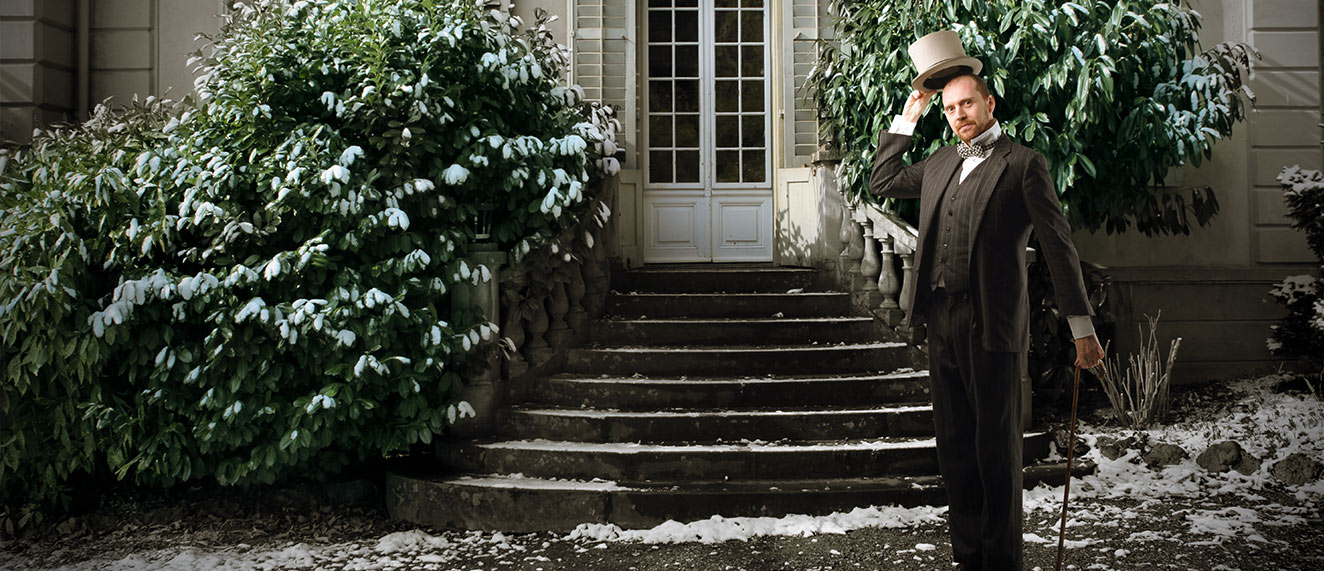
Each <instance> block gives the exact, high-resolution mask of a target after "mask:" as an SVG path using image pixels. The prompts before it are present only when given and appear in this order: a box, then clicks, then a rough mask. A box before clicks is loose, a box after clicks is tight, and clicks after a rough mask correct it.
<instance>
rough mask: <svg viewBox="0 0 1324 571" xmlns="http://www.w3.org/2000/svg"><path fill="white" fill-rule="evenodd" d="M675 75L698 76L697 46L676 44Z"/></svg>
mask: <svg viewBox="0 0 1324 571" xmlns="http://www.w3.org/2000/svg"><path fill="white" fill-rule="evenodd" d="M649 63H650V65H651V63H652V62H649ZM676 77H699V46H676Z"/></svg>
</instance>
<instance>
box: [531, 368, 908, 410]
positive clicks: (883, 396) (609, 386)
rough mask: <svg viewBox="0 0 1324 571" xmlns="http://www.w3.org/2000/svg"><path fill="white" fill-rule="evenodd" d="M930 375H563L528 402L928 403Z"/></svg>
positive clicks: (657, 406)
mask: <svg viewBox="0 0 1324 571" xmlns="http://www.w3.org/2000/svg"><path fill="white" fill-rule="evenodd" d="M928 387H929V374H928V371H912V370H909V369H902V370H900V371H895V372H891V373H887V374H878V375H814V376H785V375H777V376H767V377H763V378H750V377H743V378H692V379H691V378H684V377H645V378H632V377H624V376H601V377H589V376H584V375H572V374H562V375H557V376H555V377H551V378H547V379H539V380H537V381H534V382H533V383H532V385H531V387H530V389H529V398H530V399H532V400H534V401H536V402H539V403H545V404H550V405H553V406H563V407H578V406H583V405H584V404H586V403H591V404H592V405H593V406H594V407H597V408H605V409H617V410H644V411H646V410H666V409H676V408H682V407H683V408H688V409H691V410H713V409H723V408H752V407H776V406H825V405H852V404H853V405H865V404H886V403H893V404H897V403H913V402H927V401H928V400H929V396H928V392H929V388H928Z"/></svg>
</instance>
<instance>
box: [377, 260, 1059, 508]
mask: <svg viewBox="0 0 1324 571" xmlns="http://www.w3.org/2000/svg"><path fill="white" fill-rule="evenodd" d="M612 289H613V291H612V293H611V294H610V295H609V296H608V299H607V307H606V311H605V314H604V315H605V316H604V317H603V318H602V319H599V320H597V321H596V322H594V323H593V324H592V326H591V327H590V330H591V339H590V341H589V343H588V344H587V345H586V346H584V347H581V348H576V349H572V350H570V351H569V353H568V354H567V355H566V359H565V367H564V370H563V372H561V373H560V374H556V375H554V376H550V377H543V378H536V379H533V380H531V381H528V382H527V383H526V385H525V386H522V387H516V390H514V391H513V392H512V395H511V396H510V398H509V400H508V402H510V403H511V404H510V405H509V406H507V407H506V408H505V409H504V413H503V415H502V417H501V418H500V419H499V421H498V426H499V428H498V430H497V434H496V435H495V436H491V437H486V438H482V439H470V440H460V439H446V440H444V441H442V442H440V443H438V445H437V446H436V462H437V463H438V464H439V465H423V466H415V467H412V468H409V467H405V468H401V469H398V470H395V471H394V472H393V473H392V474H391V475H390V477H389V481H388V504H389V506H390V509H391V512H392V514H393V515H395V516H396V517H399V518H402V519H405V520H409V521H413V522H416V523H420V524H426V525H433V526H438V527H446V528H462V529H500V530H506V531H543V530H567V529H571V528H573V527H575V526H576V525H577V524H580V523H607V522H610V523H614V524H616V525H619V526H622V527H626V528H638V527H649V526H653V525H657V524H659V523H662V522H664V521H666V520H668V519H674V520H678V521H691V520H696V519H705V518H708V517H711V516H713V515H715V514H720V515H723V516H728V517H734V516H765V515H770V516H779V515H785V514H789V513H807V514H825V513H831V512H833V511H849V510H850V509H852V508H854V507H856V506H868V505H883V504H902V505H915V504H921V503H938V504H940V503H942V502H944V501H945V499H944V495H943V492H942V488H941V482H940V479H939V478H938V476H937V473H938V468H937V459H936V456H935V454H934V448H933V438H932V412H931V410H930V407H929V405H928V395H927V392H928V389H927V385H928V378H927V373H926V372H925V371H923V370H916V369H923V368H924V365H923V364H922V363H923V358H922V355H921V354H920V352H919V351H917V350H915V349H914V348H910V347H907V346H906V344H904V343H902V342H899V341H895V340H889V339H890V338H892V337H894V336H892V335H891V334H890V332H889V331H886V329H885V328H881V327H879V326H877V325H875V321H874V319H873V318H872V317H867V316H866V317H861V316H858V315H857V314H856V312H855V311H854V310H853V307H852V301H851V295H850V294H848V293H840V292H833V291H829V290H828V288H826V287H825V282H824V280H823V277H822V276H820V274H819V273H818V272H816V271H814V270H809V269H797V268H774V267H771V266H766V265H763V266H755V265H730V266H728V265H721V266H716V265H703V266H681V267H676V266H664V267H648V268H644V269H641V270H634V271H629V272H618V273H617V274H616V276H615V279H614V282H613V288H612ZM1048 447H1049V446H1048V438H1047V437H1046V436H1045V435H1043V434H1039V433H1030V434H1028V435H1027V437H1026V440H1025V455H1026V459H1027V461H1030V460H1032V459H1040V458H1043V457H1044V456H1046V455H1047V452H1048ZM1053 473H1055V472H1054V467H1053V466H1046V467H1040V468H1036V469H1027V476H1026V480H1027V484H1030V483H1033V482H1037V481H1040V480H1043V479H1047V478H1051V477H1052V476H1051V475H1052V474H1053ZM1059 477H1060V476H1059Z"/></svg>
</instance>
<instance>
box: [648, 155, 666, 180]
mask: <svg viewBox="0 0 1324 571" xmlns="http://www.w3.org/2000/svg"><path fill="white" fill-rule="evenodd" d="M648 163H649V164H648V181H649V182H671V151H649V152H648Z"/></svg>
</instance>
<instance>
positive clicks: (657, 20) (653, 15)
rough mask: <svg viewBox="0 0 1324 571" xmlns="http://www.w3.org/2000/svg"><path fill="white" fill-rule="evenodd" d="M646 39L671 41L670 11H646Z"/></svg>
mask: <svg viewBox="0 0 1324 571" xmlns="http://www.w3.org/2000/svg"><path fill="white" fill-rule="evenodd" d="M648 41H650V42H669V41H671V12H668V11H666V10H650V11H649V12H648Z"/></svg>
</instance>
